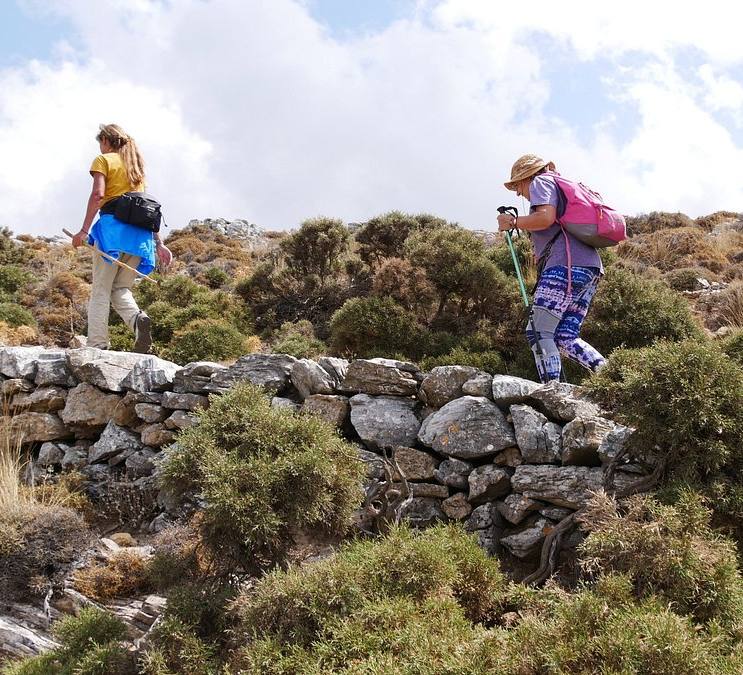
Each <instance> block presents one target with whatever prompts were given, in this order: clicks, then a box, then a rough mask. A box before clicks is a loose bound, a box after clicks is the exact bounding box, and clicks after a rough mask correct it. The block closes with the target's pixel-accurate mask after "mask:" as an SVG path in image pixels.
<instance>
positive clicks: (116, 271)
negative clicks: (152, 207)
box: [88, 252, 140, 349]
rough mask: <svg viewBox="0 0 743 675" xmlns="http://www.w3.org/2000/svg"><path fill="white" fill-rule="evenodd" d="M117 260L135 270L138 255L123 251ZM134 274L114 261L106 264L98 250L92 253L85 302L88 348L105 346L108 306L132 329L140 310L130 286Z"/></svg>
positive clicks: (106, 340) (106, 345) (106, 344)
mask: <svg viewBox="0 0 743 675" xmlns="http://www.w3.org/2000/svg"><path fill="white" fill-rule="evenodd" d="M119 260H120V261H121V262H123V263H126V264H127V265H129V266H130V267H133V268H134V269H137V265H139V260H140V258H139V256H136V255H130V254H128V253H122V254H121V255H120V256H119ZM136 276H137V275H136V274H134V272H131V271H129V270H127V269H124V268H123V267H119V266H118V265H116V264H115V263H109V262H106V261H105V260H104V258H103V257H102V256H100V255H98V253H96V252H94V253H93V287H92V289H91V291H90V302H89V303H88V347H98V349H108V347H109V342H108V314H109V310H110V308H111V306H112V305H113V308H114V309H115V310H116V313H117V314H118V315H119V316H120V317H121V318H122V319H123V320H124V323H125V324H126V325H127V326H129V328H131V329H132V330H134V322H135V320H136V318H137V314H138V313H139V307H138V306H137V303H136V301H135V300H134V296H133V295H132V285H133V284H134V279H135V278H136Z"/></svg>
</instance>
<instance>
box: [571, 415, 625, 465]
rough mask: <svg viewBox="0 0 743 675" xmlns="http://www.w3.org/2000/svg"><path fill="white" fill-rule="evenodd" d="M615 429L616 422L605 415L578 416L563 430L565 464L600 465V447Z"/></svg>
mask: <svg viewBox="0 0 743 675" xmlns="http://www.w3.org/2000/svg"><path fill="white" fill-rule="evenodd" d="M613 429H614V422H611V421H610V420H607V419H604V418H603V417H588V418H583V417H576V418H575V419H574V420H572V421H571V422H568V423H567V424H566V425H565V428H564V429H563V430H562V463H563V464H564V465H582V466H599V465H600V464H601V459H600V457H599V453H598V449H599V446H600V445H601V443H602V442H603V440H604V439H605V438H606V437H607V436H608V435H609V433H611V431H612V430H613Z"/></svg>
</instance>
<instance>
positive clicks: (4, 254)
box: [0, 227, 31, 266]
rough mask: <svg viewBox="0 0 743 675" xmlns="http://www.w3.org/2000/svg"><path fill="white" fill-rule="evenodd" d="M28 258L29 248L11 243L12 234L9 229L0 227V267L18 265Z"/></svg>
mask: <svg viewBox="0 0 743 675" xmlns="http://www.w3.org/2000/svg"><path fill="white" fill-rule="evenodd" d="M30 257H31V253H30V251H29V248H28V247H27V246H22V245H21V246H19V245H18V244H17V243H16V242H15V241H13V232H12V231H11V230H10V229H9V228H7V227H0V266H4V265H20V264H23V263H24V262H26V260H28V258H30Z"/></svg>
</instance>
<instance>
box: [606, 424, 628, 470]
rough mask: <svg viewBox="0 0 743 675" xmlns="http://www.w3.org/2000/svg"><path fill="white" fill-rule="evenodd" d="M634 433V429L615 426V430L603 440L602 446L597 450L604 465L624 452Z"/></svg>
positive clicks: (619, 425)
mask: <svg viewBox="0 0 743 675" xmlns="http://www.w3.org/2000/svg"><path fill="white" fill-rule="evenodd" d="M633 433H634V429H632V428H630V427H625V426H622V425H621V424H615V425H614V428H613V429H612V430H611V431H610V432H609V433H608V434H606V436H604V438H603V439H602V440H601V444H600V445H599V447H598V450H597V453H598V456H599V459H600V460H601V461H602V462H603V463H604V464H608V463H609V462H611V460H613V459H614V458H615V457H616V456H617V455H618V454H619V453H620V452H621V451H622V450H624V448H625V446H626V445H627V443H628V442H629V439H630V437H631V436H632V434H633Z"/></svg>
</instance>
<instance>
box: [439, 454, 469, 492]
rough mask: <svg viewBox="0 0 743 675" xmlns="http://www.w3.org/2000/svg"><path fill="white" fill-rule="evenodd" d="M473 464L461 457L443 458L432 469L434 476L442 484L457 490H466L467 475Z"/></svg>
mask: <svg viewBox="0 0 743 675" xmlns="http://www.w3.org/2000/svg"><path fill="white" fill-rule="evenodd" d="M473 468H474V465H472V464H470V463H469V462H465V461H464V460H462V459H445V460H444V461H443V462H441V464H439V466H438V468H437V469H436V471H434V474H433V475H434V478H435V479H436V480H437V481H438V482H439V483H443V484H444V485H448V486H449V487H453V488H455V489H457V490H466V489H467V488H468V486H469V483H468V481H467V477H468V476H469V475H470V473H472V469H473Z"/></svg>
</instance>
